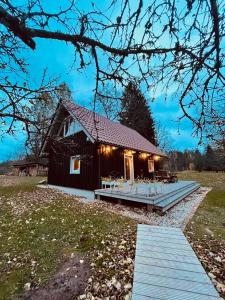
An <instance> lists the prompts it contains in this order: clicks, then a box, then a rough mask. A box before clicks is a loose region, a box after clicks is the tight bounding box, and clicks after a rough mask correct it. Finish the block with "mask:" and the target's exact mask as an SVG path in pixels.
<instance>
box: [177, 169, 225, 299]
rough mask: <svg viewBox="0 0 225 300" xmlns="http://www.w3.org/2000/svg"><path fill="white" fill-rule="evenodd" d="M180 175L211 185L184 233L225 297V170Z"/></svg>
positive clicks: (182, 177)
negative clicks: (224, 171)
mask: <svg viewBox="0 0 225 300" xmlns="http://www.w3.org/2000/svg"><path fill="white" fill-rule="evenodd" d="M179 178H180V179H190V180H196V181H198V182H199V183H201V185H202V186H207V187H212V190H211V191H210V192H209V193H208V194H207V196H206V198H205V199H204V201H203V202H202V203H201V205H200V206H199V208H198V209H197V212H196V213H195V215H194V217H193V218H192V220H190V222H189V224H188V225H187V227H186V230H185V234H186V236H187V237H188V239H189V241H190V242H191V244H192V246H193V248H194V250H195V252H196V253H197V255H198V257H199V259H200V260H201V262H202V264H203V266H204V268H205V269H206V271H207V272H208V275H209V276H210V277H211V279H212V281H213V282H214V285H215V286H216V287H217V290H218V291H219V292H220V295H221V297H223V299H225V173H215V172H200V173H199V172H192V171H191V172H190V171H189V172H187V171H186V172H182V173H180V174H179Z"/></svg>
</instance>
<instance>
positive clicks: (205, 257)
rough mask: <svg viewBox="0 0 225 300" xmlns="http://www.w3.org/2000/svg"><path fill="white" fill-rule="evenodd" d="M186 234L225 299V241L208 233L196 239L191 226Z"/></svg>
mask: <svg viewBox="0 0 225 300" xmlns="http://www.w3.org/2000/svg"><path fill="white" fill-rule="evenodd" d="M186 234H187V237H188V239H189V241H190V243H191V245H192V247H193V248H194V250H195V252H196V254H197V256H198V258H199V259H200V261H201V263H202V265H203V267H204V268H205V270H206V271H207V273H208V275H209V277H210V278H211V280H212V282H213V283H214V285H215V287H216V289H217V290H218V292H219V293H220V295H221V296H222V297H223V298H224V299H225V284H224V283H225V241H224V240H217V239H215V238H213V236H212V235H207V234H205V235H204V236H203V237H201V239H200V238H199V239H196V235H194V234H193V231H192V230H191V226H190V227H189V229H188V230H187V232H186Z"/></svg>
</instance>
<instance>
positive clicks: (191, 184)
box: [153, 181, 196, 205]
mask: <svg viewBox="0 0 225 300" xmlns="http://www.w3.org/2000/svg"><path fill="white" fill-rule="evenodd" d="M195 185H196V182H195V181H191V182H190V183H189V184H188V185H185V186H182V187H180V188H179V189H176V190H174V191H171V192H169V193H167V194H162V195H158V196H157V197H156V198H155V199H153V200H154V201H153V203H154V205H157V204H158V203H160V202H161V201H163V200H165V199H167V198H168V197H172V196H173V195H176V194H177V193H179V192H182V191H185V190H187V189H188V188H191V187H193V186H195Z"/></svg>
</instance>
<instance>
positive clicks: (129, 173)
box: [124, 154, 134, 181]
mask: <svg viewBox="0 0 225 300" xmlns="http://www.w3.org/2000/svg"><path fill="white" fill-rule="evenodd" d="M124 178H125V179H126V180H132V181H133V180H134V163H133V156H132V155H127V154H125V155H124Z"/></svg>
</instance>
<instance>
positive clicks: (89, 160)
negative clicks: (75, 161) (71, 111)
mask: <svg viewBox="0 0 225 300" xmlns="http://www.w3.org/2000/svg"><path fill="white" fill-rule="evenodd" d="M74 155H80V159H81V163H80V174H70V158H71V156H74ZM49 161H50V162H49V172H48V182H49V184H54V185H61V186H67V187H74V188H81V189H88V190H94V189H96V188H97V187H98V160H97V147H96V145H95V144H93V143H92V142H90V141H88V140H87V137H86V135H85V134H84V132H79V133H77V134H76V135H74V136H73V137H70V138H65V139H63V140H61V141H58V142H56V141H54V143H52V145H51V150H50V159H49Z"/></svg>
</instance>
